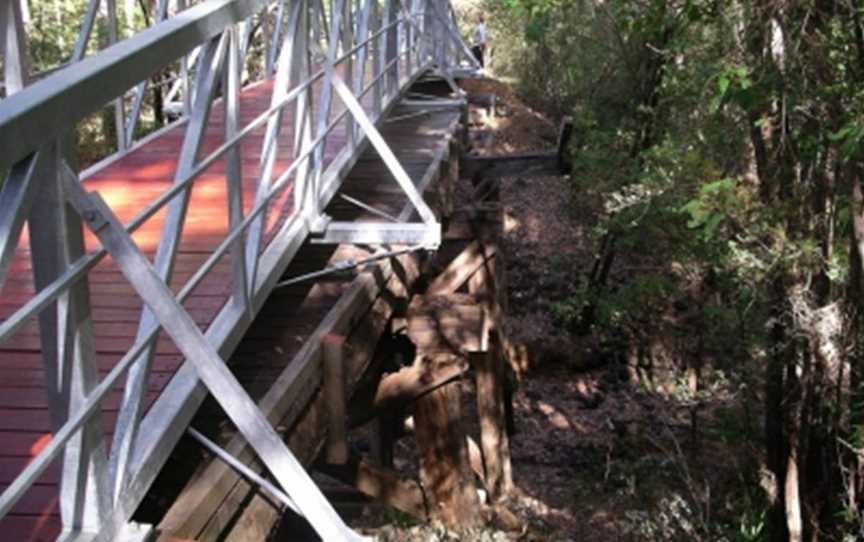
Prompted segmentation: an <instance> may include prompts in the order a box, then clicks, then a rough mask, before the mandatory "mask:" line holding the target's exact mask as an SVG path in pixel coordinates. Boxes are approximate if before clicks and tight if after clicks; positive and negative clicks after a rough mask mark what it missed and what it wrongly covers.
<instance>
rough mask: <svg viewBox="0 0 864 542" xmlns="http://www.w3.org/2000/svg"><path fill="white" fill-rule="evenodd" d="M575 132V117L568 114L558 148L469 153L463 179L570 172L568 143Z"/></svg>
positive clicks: (462, 171)
mask: <svg viewBox="0 0 864 542" xmlns="http://www.w3.org/2000/svg"><path fill="white" fill-rule="evenodd" d="M572 135H573V120H572V119H571V118H570V117H564V119H563V120H562V121H561V126H560V128H559V130H558V141H557V143H556V145H555V150H554V151H547V152H528V153H514V154H498V155H492V156H476V155H470V154H468V155H465V156H464V157H463V159H462V167H461V175H462V178H463V179H475V180H476V179H488V178H495V179H499V178H501V177H509V176H513V175H526V176H528V175H561V174H564V173H569V171H570V163H569V162H568V161H567V155H566V151H567V147H568V146H569V144H570V139H571V137H572Z"/></svg>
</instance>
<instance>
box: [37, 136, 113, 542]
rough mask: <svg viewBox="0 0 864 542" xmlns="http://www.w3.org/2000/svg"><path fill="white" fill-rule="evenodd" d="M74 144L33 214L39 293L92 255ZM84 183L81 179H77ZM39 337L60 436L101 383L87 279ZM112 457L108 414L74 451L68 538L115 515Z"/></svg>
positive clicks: (68, 466)
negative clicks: (105, 425) (87, 251)
mask: <svg viewBox="0 0 864 542" xmlns="http://www.w3.org/2000/svg"><path fill="white" fill-rule="evenodd" d="M71 141H72V139H71V136H68V135H67V136H65V137H64V138H63V139H62V140H59V141H57V142H52V143H49V144H47V145H46V147H45V148H44V149H43V151H41V152H44V159H43V160H40V163H39V168H38V169H39V171H38V172H37V177H38V179H39V180H40V186H39V190H38V191H37V193H36V199H35V201H34V204H33V207H32V208H31V209H30V220H29V229H30V251H31V259H32V261H33V278H34V284H35V286H36V290H37V291H40V290H42V289H44V288H45V287H47V286H48V285H50V284H51V283H52V282H53V281H54V280H55V279H56V278H57V277H58V276H60V275H61V274H62V273H63V272H64V271H65V270H66V269H67V268H68V267H69V266H70V265H71V264H72V262H74V261H76V260H77V259H78V258H79V257H81V256H83V255H84V236H83V232H82V228H81V220H80V218H79V216H78V215H77V214H76V213H75V211H74V210H72V208H71V207H69V206H68V205H67V204H66V198H65V193H64V192H65V191H64V185H65V184H66V183H65V179H64V176H65V175H72V173H71V172H69V169H68V168H69V166H68V165H67V164H66V162H67V161H71V160H70V159H71V158H72V154H71V149H70V143H71ZM74 182H78V179H77V178H76V179H74ZM39 334H40V337H41V344H42V358H43V365H44V370H45V375H46V379H45V380H46V385H47V393H48V403H49V411H50V415H51V422H52V427H53V428H54V430H55V431H56V430H57V429H58V428H60V427H61V426H62V425H63V423H64V422H65V421H66V419H67V418H68V417H69V416H70V415H71V414H73V413H74V412H75V411H76V410H77V409H78V408H80V407H81V406H82V405H83V403H84V402H85V401H86V400H87V396H88V395H89V393H90V391H91V390H92V389H93V388H94V387H95V386H96V385H97V383H98V370H97V367H96V360H95V346H94V344H93V323H92V319H91V313H90V291H89V287H88V283H87V280H86V279H82V280H80V281H78V282H77V283H76V284H74V285H73V286H71V287H70V288H69V290H68V291H67V292H66V293H64V294H63V295H62V296H60V297H59V298H58V299H57V301H55V302H54V303H52V304H51V305H50V306H49V307H48V308H46V309H45V310H43V311H42V312H41V313H40V315H39ZM111 502H112V499H111V492H110V488H109V485H108V479H107V457H106V452H105V440H104V436H103V433H102V421H101V416H100V414H98V413H97V414H95V415H94V416H92V417H91V418H90V420H89V421H87V423H86V424H85V425H84V426H83V427H82V428H81V430H80V431H79V432H78V434H77V435H76V436H74V437H72V439H71V440H70V441H69V442H68V443H67V444H66V447H65V450H64V456H63V467H62V473H61V482H60V515H61V517H62V521H63V528H64V529H65V530H67V531H73V532H74V531H82V530H83V531H86V532H96V531H97V530H98V529H99V527H100V526H101V524H102V520H103V519H104V518H106V517H108V516H109V512H110V510H111Z"/></svg>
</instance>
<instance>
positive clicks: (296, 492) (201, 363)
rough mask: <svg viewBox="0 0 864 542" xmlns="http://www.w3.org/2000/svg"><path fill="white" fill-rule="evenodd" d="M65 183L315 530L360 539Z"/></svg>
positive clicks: (117, 231)
mask: <svg viewBox="0 0 864 542" xmlns="http://www.w3.org/2000/svg"><path fill="white" fill-rule="evenodd" d="M66 185H67V190H68V192H67V193H68V197H69V201H70V203H71V204H72V206H73V207H75V209H76V210H77V212H78V213H79V214H80V215H81V217H82V218H83V220H84V223H85V224H86V225H87V227H88V228H89V229H90V230H91V231H92V232H93V233H94V234H95V235H96V236H97V237H98V238H99V240H100V241H101V242H102V244H103V246H104V247H105V249H106V250H107V251H108V252H109V253H110V254H111V256H112V257H113V258H114V260H115V261H116V262H117V265H118V267H119V268H120V270H121V272H122V273H123V275H124V276H125V277H126V279H127V280H128V281H129V283H130V284H131V285H132V287H133V288H135V291H136V292H137V293H138V295H139V296H140V297H141V298H142V299H143V300H144V302H145V303H146V304H147V305H148V306H149V307H150V309H151V310H152V311H153V314H154V315H155V316H156V318H157V320H158V321H159V323H160V324H161V325H162V327H163V328H164V330H165V332H166V333H168V335H169V336H170V337H171V338H172V339H173V341H174V343H175V344H176V346H177V348H178V349H180V351H181V352H182V353H183V355H184V356H185V357H186V359H187V360H189V361H190V362H191V363H192V364H193V365H194V366H195V369H196V371H197V372H198V376H199V377H200V378H201V380H202V382H204V385H205V386H207V389H208V390H209V391H210V393H212V394H213V397H214V398H215V399H216V400H217V401H218V402H219V405H220V406H221V407H222V409H223V410H224V411H225V413H226V414H227V415H228V417H229V418H230V419H231V421H232V422H234V424H235V425H236V426H237V428H238V429H239V430H240V433H242V434H243V436H244V437H245V438H246V440H247V441H248V442H249V444H250V445H251V446H252V448H253V449H254V450H255V452H256V453H257V454H258V456H259V457H260V458H261V460H262V461H263V462H264V464H265V465H266V466H267V468H268V469H269V470H270V472H271V473H272V474H273V476H274V477H275V478H276V480H277V481H278V482H279V485H281V486H282V488H283V489H284V490H285V492H286V493H288V494H289V495H291V497H292V498H293V499H294V501H295V502H296V503H297V505H298V508H300V511H301V512H302V513H303V515H304V516H305V517H306V519H307V521H309V523H310V524H311V525H312V527H313V528H314V529H315V531H316V532H317V533H318V534H319V535H320V536H321V538H322V539H324V540H327V541H330V540H334V541H355V540H364V538H363V537H360V536H359V535H357V534H356V533H354V532H353V531H351V529H349V528H348V527H347V526H346V525H345V524H344V523H343V521H342V519H341V518H340V517H339V515H338V514H337V513H336V511H335V510H334V509H333V507H332V506H331V505H330V503H329V502H327V499H326V498H325V497H324V495H322V494H321V491H320V490H319V489H318V487H317V486H316V485H315V484H314V483H313V482H312V480H311V479H310V478H309V476H308V474H307V473H306V471H305V470H304V469H303V466H302V465H301V464H300V462H299V461H297V459H296V458H295V457H294V455H293V454H292V453H291V450H289V449H288V447H287V446H286V445H285V443H284V442H282V440H281V439H280V437H279V435H278V434H277V433H276V431H275V430H274V429H273V427H272V426H271V425H270V423H269V422H268V421H267V418H266V417H265V416H264V414H262V413H261V411H260V410H259V409H258V407H257V405H256V404H255V402H254V401H253V400H252V399H251V398H250V397H249V395H248V394H247V393H246V391H245V390H244V389H243V388H242V386H241V385H240V383H239V382H238V381H237V379H236V378H235V377H234V375H233V374H232V373H231V371H230V370H229V369H228V367H227V366H226V365H225V363H224V362H223V361H222V359H221V358H220V356H219V353H218V352H217V351H216V348H215V347H214V346H213V345H212V344H210V342H209V341H208V340H207V338H206V337H205V336H204V334H203V333H202V332H201V330H200V329H198V326H197V324H196V323H195V321H194V320H193V319H192V317H191V316H189V313H188V312H186V310H185V309H184V308H183V306H182V305H181V304H180V303H179V302H178V301H177V299H176V298H175V297H174V295H173V294H172V293H171V290H169V289H168V287H167V286H166V285H165V283H164V282H163V281H162V280H161V279H160V278H159V275H158V274H157V273H156V271H155V269H154V268H153V266H152V265H151V263H150V261H149V260H148V259H147V257H146V256H144V254H142V253H141V251H140V249H139V248H138V246H137V245H135V242H134V241H133V240H132V237H131V236H130V235H129V233H128V232H127V231H126V230H125V229H124V228H123V226H122V225H121V224H120V221H119V220H118V219H117V217H116V215H114V213H113V212H112V211H111V209H110V208H109V207H108V205H107V204H106V203H105V202H104V200H102V198H101V196H100V195H99V194H98V193H87V191H86V190H85V189H84V187H83V186H82V185H81V184H80V183H79V182H78V181H77V180H74V179H70V178H68V177H67V181H66Z"/></svg>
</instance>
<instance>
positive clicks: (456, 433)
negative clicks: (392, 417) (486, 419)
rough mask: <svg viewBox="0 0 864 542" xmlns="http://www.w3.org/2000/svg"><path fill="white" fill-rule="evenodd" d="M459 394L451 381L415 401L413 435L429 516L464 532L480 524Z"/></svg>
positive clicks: (456, 385) (456, 386)
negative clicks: (429, 509)
mask: <svg viewBox="0 0 864 542" xmlns="http://www.w3.org/2000/svg"><path fill="white" fill-rule="evenodd" d="M460 401H461V393H460V390H459V384H458V383H456V382H454V383H451V384H448V385H446V386H443V387H440V388H438V389H436V390H434V391H432V392H431V393H428V394H426V395H424V396H423V397H421V398H420V399H418V400H417V402H416V403H415V410H414V435H415V438H416V440H417V448H418V451H419V454H420V479H421V481H422V482H423V487H424V489H425V490H426V492H427V494H428V495H429V498H430V500H431V502H432V505H431V506H430V508H431V515H433V516H435V517H438V518H439V519H440V520H441V521H442V522H443V523H444V524H445V525H448V526H450V527H454V528H459V529H464V528H470V527H473V526H476V525H478V524H479V522H480V515H479V510H480V506H479V501H478V498H477V487H476V484H475V483H474V474H473V472H472V471H471V466H470V462H469V458H468V449H467V445H466V440H465V430H464V428H463V427H462V422H461V406H460Z"/></svg>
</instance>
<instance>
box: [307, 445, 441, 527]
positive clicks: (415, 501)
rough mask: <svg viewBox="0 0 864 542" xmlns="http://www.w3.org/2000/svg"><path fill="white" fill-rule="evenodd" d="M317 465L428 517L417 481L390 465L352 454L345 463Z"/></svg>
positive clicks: (375, 495)
mask: <svg viewBox="0 0 864 542" xmlns="http://www.w3.org/2000/svg"><path fill="white" fill-rule="evenodd" d="M316 469H317V470H319V471H321V472H322V473H324V474H326V475H328V476H331V477H333V478H335V479H337V480H339V481H340V482H343V483H345V484H348V485H349V486H352V487H354V488H356V489H357V490H358V491H360V492H361V493H363V494H364V495H367V496H368V497H371V498H372V499H375V500H376V501H379V502H381V503H384V504H386V505H388V506H392V507H393V508H396V509H397V510H401V511H402V512H405V513H406V514H409V515H411V516H413V517H415V518H418V519H421V520H426V519H428V517H429V511H428V509H427V505H426V496H425V495H424V493H423V488H422V487H420V484H419V483H417V481H416V480H411V479H410V478H405V477H403V476H401V475H400V474H399V473H397V472H395V471H394V470H392V469H389V468H384V467H381V466H378V465H374V464H373V463H372V462H370V461H368V460H367V459H364V458H362V457H357V456H355V455H352V456H351V457H350V458H349V460H348V461H347V462H346V463H345V464H344V465H329V464H320V465H316Z"/></svg>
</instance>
